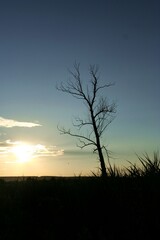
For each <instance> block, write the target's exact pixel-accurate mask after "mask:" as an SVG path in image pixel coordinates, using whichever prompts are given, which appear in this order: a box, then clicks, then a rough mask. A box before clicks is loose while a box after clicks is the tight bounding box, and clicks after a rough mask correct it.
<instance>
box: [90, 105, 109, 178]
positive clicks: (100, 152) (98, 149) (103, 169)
mask: <svg viewBox="0 0 160 240" xmlns="http://www.w3.org/2000/svg"><path fill="white" fill-rule="evenodd" d="M90 113H91V119H92V123H93V129H94V133H95V137H96V143H97V144H96V145H97V151H98V155H99V161H100V165H101V176H102V177H107V171H106V166H105V161H104V157H103V153H102V148H101V143H100V138H99V134H98V129H97V126H96V121H95V117H94V114H93V109H92V106H90Z"/></svg>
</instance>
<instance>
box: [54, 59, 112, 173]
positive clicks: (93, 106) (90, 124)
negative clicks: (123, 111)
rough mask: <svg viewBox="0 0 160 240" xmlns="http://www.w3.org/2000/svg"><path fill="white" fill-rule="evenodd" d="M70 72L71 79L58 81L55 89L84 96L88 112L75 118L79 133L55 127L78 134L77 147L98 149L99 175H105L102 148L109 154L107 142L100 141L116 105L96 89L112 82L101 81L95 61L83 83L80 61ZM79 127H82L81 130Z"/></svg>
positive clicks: (99, 89) (71, 133) (69, 133)
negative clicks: (88, 76) (83, 117)
mask: <svg viewBox="0 0 160 240" xmlns="http://www.w3.org/2000/svg"><path fill="white" fill-rule="evenodd" d="M69 72H70V74H71V76H72V79H70V80H69V81H67V82H66V83H61V85H60V86H57V89H58V90H60V91H62V92H65V93H68V94H71V95H72V96H73V97H75V98H77V99H79V100H83V101H84V103H85V106H86V107H87V111H88V116H87V118H86V119H82V118H79V117H78V118H76V119H75V122H74V123H73V126H74V127H76V128H77V129H78V133H74V132H72V131H71V130H70V129H68V130H66V129H65V128H64V127H61V128H60V127H58V129H59V131H60V132H61V133H62V134H68V135H70V136H73V137H77V138H78V139H79V145H78V147H80V148H85V147H87V146H93V147H94V148H93V152H97V153H98V156H99V161H100V170H101V176H102V177H106V176H107V171H106V164H105V160H104V154H103V150H105V151H106V153H107V157H109V155H108V150H107V148H106V146H105V145H103V144H102V143H101V140H102V135H103V133H104V132H105V130H106V128H107V127H108V125H109V124H110V123H111V122H112V120H113V118H114V113H115V112H116V106H115V103H114V102H113V103H111V104H109V103H108V101H107V99H106V98H104V97H103V96H100V94H99V93H100V91H101V90H102V89H104V88H108V87H110V86H112V85H113V83H108V84H104V85H100V84H99V69H98V67H97V66H95V65H90V67H89V74H90V77H91V80H90V81H89V83H88V84H86V85H85V86H84V83H83V82H82V79H81V75H80V64H77V63H75V64H74V71H69ZM85 128H87V129H85ZM82 129H85V131H83V133H82ZM86 130H87V131H86ZM108 160H109V159H108Z"/></svg>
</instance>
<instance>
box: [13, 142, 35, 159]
mask: <svg viewBox="0 0 160 240" xmlns="http://www.w3.org/2000/svg"><path fill="white" fill-rule="evenodd" d="M34 152H35V149H34V147H33V146H31V145H27V144H20V145H17V146H14V147H13V148H12V153H13V154H14V155H15V156H16V158H17V159H16V160H17V162H20V163H24V162H28V161H30V160H31V159H32V157H33V154H34Z"/></svg>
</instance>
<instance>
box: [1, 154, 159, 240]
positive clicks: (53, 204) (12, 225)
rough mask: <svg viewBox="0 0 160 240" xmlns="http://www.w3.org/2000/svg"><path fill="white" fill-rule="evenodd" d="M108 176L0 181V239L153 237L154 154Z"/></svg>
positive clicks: (111, 170)
mask: <svg viewBox="0 0 160 240" xmlns="http://www.w3.org/2000/svg"><path fill="white" fill-rule="evenodd" d="M138 159H139V162H140V165H137V166H136V165H133V164H131V166H130V167H129V168H128V169H126V170H125V171H123V172H122V171H120V170H117V169H116V167H115V166H113V167H112V166H111V165H110V166H109V168H108V169H107V170H108V172H109V174H110V175H109V177H108V178H106V179H105V180H104V179H101V178H99V177H94V176H91V177H80V176H79V177H71V178H63V177H60V178H55V177H53V178H51V179H41V180H37V179H35V178H28V179H24V180H21V181H14V182H5V181H0V239H6V240H10V239H23V240H24V239H39V240H42V239H45V240H46V239H47V240H51V239H52V240H53V239H55V240H59V239H71V240H72V239H74V240H81V239H83V240H93V239H98V240H105V239H108V240H111V239H112V240H114V239H120V238H123V239H147V237H149V239H155V238H154V234H157V233H158V234H159V228H160V210H159V202H160V175H159V166H160V164H159V162H160V159H159V156H158V153H155V154H154V156H153V159H152V160H151V159H150V157H149V156H148V155H147V154H145V155H143V157H138Z"/></svg>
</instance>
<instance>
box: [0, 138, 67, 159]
mask: <svg viewBox="0 0 160 240" xmlns="http://www.w3.org/2000/svg"><path fill="white" fill-rule="evenodd" d="M19 150H20V153H21V154H24V155H25V154H26V155H27V154H28V155H30V158H31V159H33V158H38V157H55V156H60V155H63V154H64V150H63V149H58V148H57V147H56V146H45V145H42V144H26V143H24V142H21V141H11V140H6V141H3V142H0V157H3V156H10V155H14V154H15V153H16V152H18V151H19Z"/></svg>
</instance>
